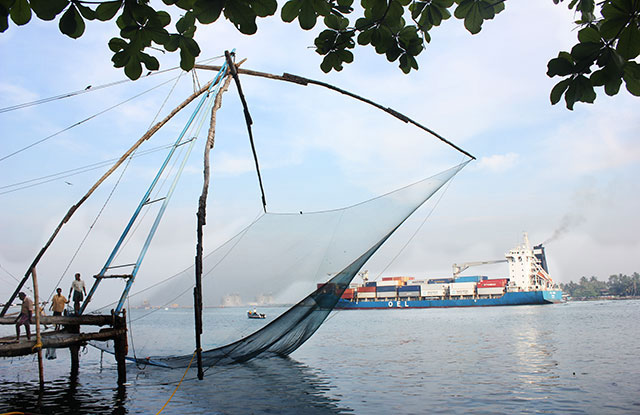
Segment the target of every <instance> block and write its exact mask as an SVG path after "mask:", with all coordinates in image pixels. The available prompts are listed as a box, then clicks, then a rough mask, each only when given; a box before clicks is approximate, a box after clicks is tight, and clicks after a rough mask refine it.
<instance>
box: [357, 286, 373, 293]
mask: <svg viewBox="0 0 640 415" xmlns="http://www.w3.org/2000/svg"><path fill="white" fill-rule="evenodd" d="M375 292H376V287H360V288H358V293H375Z"/></svg>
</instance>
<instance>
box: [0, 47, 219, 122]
mask: <svg viewBox="0 0 640 415" xmlns="http://www.w3.org/2000/svg"><path fill="white" fill-rule="evenodd" d="M223 57H224V55H219V56H214V57H213V58H208V59H204V60H203V61H202V63H204V62H211V61H213V60H216V59H220V58H223ZM179 68H180V67H179V66H175V67H173V68H169V69H164V70H162V71H155V72H149V73H147V74H146V75H145V76H143V77H142V78H148V77H150V76H153V75H160V74H162V73H166V72H170V71H173V70H176V69H179ZM181 75H182V73H181ZM129 82H135V81H132V80H131V79H123V80H120V81H115V82H110V83H107V84H102V85H98V86H91V85H89V86H87V87H86V88H84V89H81V90H79V91H74V92H67V93H65V94H60V95H55V96H53V97H48V98H42V99H38V100H36V101H31V102H24V103H22V104H17V105H11V106H8V107H4V108H0V114H1V113H3V112H9V111H15V110H19V109H22V108H28V107H32V106H34V105H39V104H46V103H47V102H51V101H57V100H60V99H64V98H70V97H75V96H77V95H81V94H84V93H87V92H93V91H97V90H100V89H103V88H108V87H110V86H115V85H120V84H124V83H129Z"/></svg>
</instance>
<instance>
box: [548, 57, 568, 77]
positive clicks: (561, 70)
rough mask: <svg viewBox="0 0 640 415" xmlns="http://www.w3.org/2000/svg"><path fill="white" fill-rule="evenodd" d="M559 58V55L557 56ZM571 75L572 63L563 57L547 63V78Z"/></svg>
mask: <svg viewBox="0 0 640 415" xmlns="http://www.w3.org/2000/svg"><path fill="white" fill-rule="evenodd" d="M558 56H561V55H558ZM571 73H573V62H570V61H569V60H568V59H565V58H564V57H557V58H553V59H551V60H550V61H549V63H547V76H548V77H550V78H552V77H554V76H556V75H557V76H567V75H569V74H571Z"/></svg>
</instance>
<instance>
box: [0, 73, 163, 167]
mask: <svg viewBox="0 0 640 415" xmlns="http://www.w3.org/2000/svg"><path fill="white" fill-rule="evenodd" d="M171 81H173V79H169V80H168V81H164V82H163V83H161V84H159V85H156V86H154V87H153V88H149V89H147V90H146V91H142V92H141V93H139V94H137V95H134V96H132V97H131V98H128V99H126V100H124V101H122V102H120V103H118V104H115V105H112V106H110V107H108V108H106V109H104V110H102V111H100V112H98V113H96V114H93V115H91V116H90V117H87V118H85V119H83V120H80V121H78V122H76V123H75V124H71V125H70V126H68V127H66V128H63V129H62V130H60V131H58V132H56V133H53V134H51V135H48V136H46V137H45V138H41V139H40V140H37V141H34V142H33V143H31V144H29V145H27V146H25V147H22V148H21V149H19V150H16V151H14V152H13V153H10V154H7V155H6V156H3V157H0V161H4V160H6V159H8V158H9V157H13V156H15V155H16V154H19V153H22V152H23V151H25V150H28V149H30V148H31V147H34V146H36V145H38V144H41V143H44V142H45V141H47V140H50V139H52V138H53V137H55V136H57V135H60V134H62V133H64V132H65V131H69V130H70V129H72V128H73V127H77V126H79V125H80V124H84V123H85V122H87V121H89V120H92V119H94V118H96V117H97V116H98V115H102V114H104V113H105V112H108V111H111V110H112V109H114V108H117V107H119V106H120V105H123V104H126V103H127V102H129V101H133V100H134V99H136V98H139V97H141V96H142V95H144V94H146V93H148V92H151V91H153V90H154V89H157V88H160V87H161V86H164V85H165V84H168V83H169V82H171Z"/></svg>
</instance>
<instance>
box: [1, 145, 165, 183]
mask: <svg viewBox="0 0 640 415" xmlns="http://www.w3.org/2000/svg"><path fill="white" fill-rule="evenodd" d="M172 145H173V144H165V145H162V146H158V147H154V148H150V149H148V150H145V151H139V152H136V155H135V156H133V155H132V157H133V158H138V157H141V156H146V155H148V154H151V153H155V152H157V151H161V150H165V149H167V148H171V146H172ZM118 160H119V157H116V158H112V159H109V160H105V161H100V162H97V163H92V164H87V165H84V166H81V167H76V168H74V169H69V170H64V171H61V172H58V173H52V174H48V175H46V176H41V177H36V178H33V179H28V180H24V181H22V182H17V183H12V184H7V185H4V186H0V190H2V189H9V188H11V187H13V188H14V189H9V190H5V191H2V192H0V195H4V194H7V193H12V192H17V191H19V190H24V189H28V188H30V187H34V186H40V185H42V184H45V183H50V182H53V181H56V180H61V179H66V178H67V177H72V176H77V175H78V174H82V173H87V172H90V171H93V170H97V169H100V168H103V167H105V166H110V165H112V164H113V162H114V161H118ZM33 182H37V183H33ZM23 185H24V186H23ZM69 185H71V183H69ZM17 186H20V187H17Z"/></svg>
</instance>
